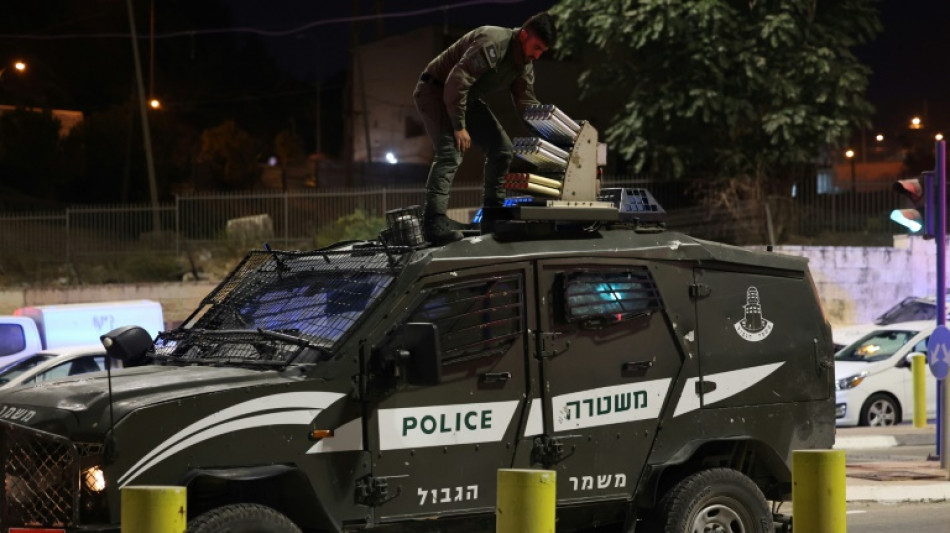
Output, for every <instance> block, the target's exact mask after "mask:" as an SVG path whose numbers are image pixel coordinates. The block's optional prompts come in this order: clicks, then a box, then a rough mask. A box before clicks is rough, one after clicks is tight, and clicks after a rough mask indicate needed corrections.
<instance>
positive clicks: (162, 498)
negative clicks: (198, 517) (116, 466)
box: [121, 486, 188, 533]
mask: <svg viewBox="0 0 950 533" xmlns="http://www.w3.org/2000/svg"><path fill="white" fill-rule="evenodd" d="M121 515H122V516H121V520H122V533H185V529H186V528H187V527H188V508H187V493H186V490H185V487H167V486H141V487H124V488H123V489H122V513H121Z"/></svg>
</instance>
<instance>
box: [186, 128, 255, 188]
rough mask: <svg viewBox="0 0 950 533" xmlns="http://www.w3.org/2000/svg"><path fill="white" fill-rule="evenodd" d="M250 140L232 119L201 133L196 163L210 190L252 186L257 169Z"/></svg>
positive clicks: (252, 143) (253, 147)
mask: <svg viewBox="0 0 950 533" xmlns="http://www.w3.org/2000/svg"><path fill="white" fill-rule="evenodd" d="M257 156H258V150H257V149H256V146H255V142H254V139H253V138H252V137H251V136H250V135H249V134H248V133H247V132H246V131H244V130H242V129H241V128H240V127H239V126H238V125H237V124H236V123H235V122H234V121H233V120H227V121H225V122H224V123H222V124H220V125H219V126H215V127H214V128H209V129H207V130H205V131H204V132H202V134H201V151H200V152H199V153H198V164H199V165H201V166H202V168H203V169H204V171H205V173H206V174H207V176H206V178H208V180H210V182H211V183H210V184H209V185H211V188H212V189H217V188H225V189H232V190H240V189H247V188H250V187H252V186H253V184H254V181H255V180H256V178H257V176H258V174H259V173H260V170H259V168H258V166H257Z"/></svg>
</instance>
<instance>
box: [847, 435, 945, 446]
mask: <svg viewBox="0 0 950 533" xmlns="http://www.w3.org/2000/svg"><path fill="white" fill-rule="evenodd" d="M935 440H936V436H935V435H934V434H933V433H929V432H922V433H907V434H904V435H860V436H859V435H855V436H847V437H843V436H838V437H836V438H835V445H834V446H833V449H835V450H866V449H869V448H893V447H895V446H927V445H930V444H934V443H935Z"/></svg>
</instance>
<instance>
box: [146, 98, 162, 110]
mask: <svg viewBox="0 0 950 533" xmlns="http://www.w3.org/2000/svg"><path fill="white" fill-rule="evenodd" d="M148 105H149V106H150V107H151V108H152V109H159V108H161V107H162V102H161V101H159V99H158V98H152V99H151V100H149V101H148Z"/></svg>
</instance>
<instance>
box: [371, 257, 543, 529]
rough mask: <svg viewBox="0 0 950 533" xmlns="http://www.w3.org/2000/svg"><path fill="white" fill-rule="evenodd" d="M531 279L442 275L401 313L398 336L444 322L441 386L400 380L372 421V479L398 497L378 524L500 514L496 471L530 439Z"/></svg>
mask: <svg viewBox="0 0 950 533" xmlns="http://www.w3.org/2000/svg"><path fill="white" fill-rule="evenodd" d="M532 276H533V274H532V272H531V270H530V268H529V264H527V263H521V264H516V265H513V266H504V267H492V268H482V269H473V270H471V271H465V272H452V273H448V274H445V275H436V276H432V277H430V278H428V279H423V280H422V281H420V282H419V283H418V284H417V285H415V286H413V287H411V288H410V289H409V290H407V291H406V293H405V295H404V296H403V298H402V300H401V301H400V302H398V303H397V304H396V305H395V306H394V308H395V309H404V310H405V312H404V313H402V314H401V316H399V317H398V318H397V320H396V321H395V327H394V329H395V330H398V328H399V326H400V325H402V324H407V323H431V324H435V325H436V327H437V337H438V341H439V344H440V346H441V379H440V381H439V383H438V384H436V385H430V386H422V385H410V384H408V383H407V382H406V381H405V380H404V379H403V378H402V377H398V378H397V379H396V382H395V385H394V390H393V391H392V392H391V393H388V394H385V395H384V396H383V398H382V399H381V400H379V401H378V403H376V405H375V409H374V410H372V411H371V412H370V414H369V418H368V424H367V433H368V436H369V437H368V443H369V447H370V450H371V451H372V452H373V465H372V467H373V477H374V478H375V479H377V480H383V481H384V482H385V483H386V484H387V485H388V488H389V489H388V493H389V495H390V496H389V499H388V500H387V501H385V502H382V503H381V504H380V505H378V506H377V508H376V517H377V520H378V521H381V522H386V521H389V520H395V519H399V518H405V517H411V516H414V515H425V516H432V515H433V514H457V513H463V512H464V513H468V512H484V513H491V512H493V509H494V506H495V501H496V495H495V486H496V475H497V474H496V471H497V470H498V469H499V468H508V467H511V464H512V460H513V457H514V454H515V450H516V448H517V440H518V437H519V435H521V433H522V432H523V425H524V417H523V414H524V408H525V405H526V404H527V401H526V388H527V387H528V384H527V383H528V379H529V378H528V373H527V369H526V363H525V359H526V353H527V348H528V329H529V324H530V323H531V322H532V321H533V320H534V319H533V310H532V309H531V307H530V306H528V305H527V304H526V302H529V301H533V289H532V284H531V283H529V282H528V281H529V280H531V279H533V277H532ZM384 352H385V350H382V351H381V350H376V353H375V354H374V357H379V356H380V354H381V353H384Z"/></svg>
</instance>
